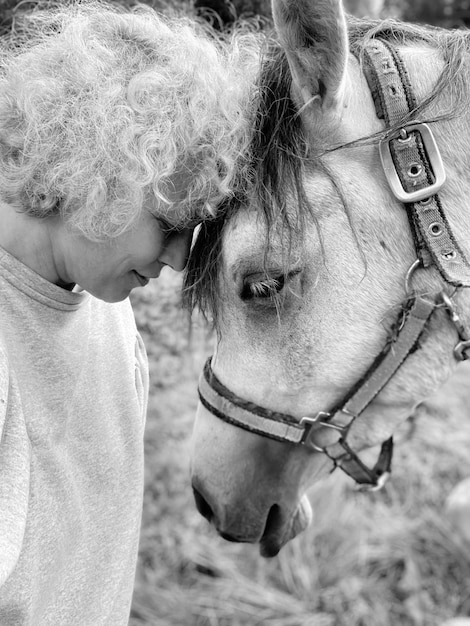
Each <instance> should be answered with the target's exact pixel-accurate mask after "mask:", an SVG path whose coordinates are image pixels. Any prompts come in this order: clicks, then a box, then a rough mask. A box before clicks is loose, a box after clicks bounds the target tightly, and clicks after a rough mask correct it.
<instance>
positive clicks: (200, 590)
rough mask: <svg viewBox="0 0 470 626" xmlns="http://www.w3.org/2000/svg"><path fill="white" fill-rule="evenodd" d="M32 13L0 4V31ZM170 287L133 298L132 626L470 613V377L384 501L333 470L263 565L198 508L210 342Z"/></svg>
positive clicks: (444, 401) (402, 437)
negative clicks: (136, 461)
mask: <svg viewBox="0 0 470 626" xmlns="http://www.w3.org/2000/svg"><path fill="white" fill-rule="evenodd" d="M40 4H41V3H40V2H39V3H38V2H28V1H26V0H23V1H22V2H20V3H19V4H18V2H17V0H16V1H11V0H0V33H7V32H8V31H9V30H10V29H11V28H14V27H15V20H16V19H17V18H18V15H20V14H21V12H22V11H32V10H35V9H36V8H37V6H38V5H40ZM120 4H124V5H125V6H132V5H134V4H136V2H133V1H132V0H122V1H121V2H120ZM146 4H149V5H151V6H153V7H155V8H156V9H158V10H160V11H162V12H171V13H174V12H177V13H179V12H183V13H185V14H189V15H191V16H200V17H203V18H204V19H209V20H210V21H211V22H212V23H213V25H214V26H215V27H216V28H218V29H223V28H226V27H227V26H229V25H230V24H231V23H232V22H233V21H234V20H235V19H250V20H254V21H255V22H256V20H259V23H260V27H266V26H269V20H270V8H269V0H233V1H232V2H228V0H194V1H191V2H189V0H186V1H185V0H149V1H148V2H146ZM345 6H346V7H347V10H348V11H349V12H351V13H354V14H356V15H358V16H371V17H395V18H400V19H405V20H408V21H415V22H421V23H430V24H434V25H441V26H444V27H448V28H462V27H465V26H466V24H468V23H470V0H469V1H466V0H345ZM180 288H181V278H180V276H178V275H176V274H174V273H173V272H172V271H171V270H165V271H164V272H163V273H162V275H161V277H160V279H159V281H153V282H152V283H151V284H150V285H149V286H148V287H146V288H145V289H142V290H138V291H137V292H136V293H135V294H134V295H133V297H132V303H133V306H134V310H135V315H136V319H137V323H138V326H139V328H140V331H141V333H142V335H143V338H144V340H145V343H146V346H147V350H148V353H149V359H150V376H151V393H150V401H149V412H148V421H147V429H146V439H145V447H146V480H145V504H144V512H143V522H142V538H141V544H140V553H139V564H138V570H137V577H136V585H135V593H134V601H133V606H132V613H131V621H130V626H258V625H259V626H262V625H263V626H264V625H266V626H443V625H444V623H446V620H449V619H451V618H455V617H457V616H470V547H469V546H468V545H466V544H465V543H463V541H462V540H461V539H459V538H458V537H457V536H456V534H455V533H454V531H453V529H452V527H451V526H450V523H449V521H448V520H447V518H446V516H445V515H444V514H443V509H444V504H445V498H446V496H447V494H448V493H449V492H450V491H451V489H452V487H453V486H454V485H455V484H456V483H458V482H459V481H460V480H462V479H464V478H466V477H468V476H470V454H469V453H470V408H469V407H470V403H469V400H470V391H469V390H468V387H469V386H468V380H469V375H470V369H469V368H468V367H467V366H466V365H463V366H462V367H461V368H460V369H459V370H458V371H457V374H456V376H455V377H454V379H453V380H451V381H450V382H449V383H448V384H447V386H446V387H445V389H443V390H441V391H440V392H439V393H438V394H437V395H436V396H435V397H433V398H431V399H430V400H429V401H427V402H426V403H425V404H424V405H422V406H421V407H420V408H419V410H418V411H417V413H416V415H415V416H414V419H413V421H412V427H410V426H407V427H405V428H404V429H403V432H401V433H399V434H398V436H397V438H396V439H397V445H396V454H395V460H394V473H393V477H392V480H391V481H390V482H389V483H388V484H387V486H386V487H385V489H384V490H383V491H381V492H378V493H373V494H364V493H361V492H358V491H357V490H356V489H355V487H354V485H353V484H352V481H351V480H350V479H349V478H348V477H346V476H345V475H342V474H339V473H335V474H333V475H332V476H331V477H329V478H328V479H326V480H324V481H323V482H322V483H321V484H319V485H317V486H316V487H315V488H314V489H312V491H311V493H310V498H311V501H312V506H313V509H314V521H313V524H312V525H311V527H310V528H309V529H308V530H307V531H306V532H304V533H303V534H302V535H301V536H299V537H298V538H297V539H295V540H294V541H292V542H291V543H290V544H288V545H287V546H286V547H285V548H284V549H283V550H282V551H281V553H280V555H279V556H277V557H275V558H273V559H270V560H265V559H262V558H261V557H260V556H259V554H258V549H257V547H256V546H250V545H235V544H229V543H226V542H225V541H223V540H222V539H220V538H219V537H217V536H216V534H215V532H214V531H213V530H212V529H211V528H210V527H209V525H208V524H207V523H206V522H205V520H203V519H202V518H201V517H200V516H199V514H198V513H197V512H196V510H195V506H194V503H193V498H192V493H191V489H190V483H189V437H190V434H191V429H192V423H193V418H194V412H195V408H196V403H197V379H198V376H199V372H200V370H201V367H202V364H203V363H204V361H205V359H206V358H207V356H208V355H209V354H211V351H212V345H213V336H212V334H211V331H210V329H209V328H208V327H206V326H205V325H204V322H203V321H202V319H200V318H198V317H197V316H195V317H194V319H193V322H192V325H190V321H189V319H188V315H187V314H186V313H185V312H183V310H182V308H181V303H180V300H181V298H180ZM190 328H191V329H190ZM372 452H375V453H376V451H372ZM469 524H470V522H469ZM90 626H91V625H90Z"/></svg>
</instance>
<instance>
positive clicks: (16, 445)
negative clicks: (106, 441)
mask: <svg viewBox="0 0 470 626" xmlns="http://www.w3.org/2000/svg"><path fill="white" fill-rule="evenodd" d="M29 472H30V445H29V439H28V436H27V432H26V425H25V422H24V416H23V410H22V406H21V398H20V395H19V392H18V389H17V386H16V382H15V376H14V372H13V371H12V370H11V368H10V365H9V360H8V354H7V352H6V350H5V348H4V346H3V345H2V341H1V336H0V587H1V586H2V585H3V584H4V582H5V581H6V580H7V579H8V578H9V576H10V574H11V573H12V571H13V570H14V568H15V566H16V563H17V561H18V558H19V554H20V551H21V546H22V543H23V535H24V531H25V526H26V516H27V510H28V500H29Z"/></svg>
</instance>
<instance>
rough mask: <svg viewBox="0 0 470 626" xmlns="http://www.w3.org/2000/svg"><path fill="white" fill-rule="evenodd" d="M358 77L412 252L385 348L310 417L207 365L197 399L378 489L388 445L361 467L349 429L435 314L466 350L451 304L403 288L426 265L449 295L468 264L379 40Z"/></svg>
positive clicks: (432, 159) (467, 280)
mask: <svg viewBox="0 0 470 626" xmlns="http://www.w3.org/2000/svg"><path fill="white" fill-rule="evenodd" d="M364 73H365V76H366V78H367V81H368V84H369V88H370V90H371V93H372V96H373V98H374V103H375V107H376V112H377V115H378V117H379V118H382V119H384V121H385V123H386V126H387V129H388V130H387V131H386V135H385V138H384V139H382V141H381V142H380V144H379V151H380V157H381V160H382V164H383V167H384V172H385V175H386V178H387V181H388V183H389V185H390V187H391V190H392V192H393V193H394V195H395V196H396V197H397V198H398V200H400V201H401V202H402V203H403V204H404V207H405V209H406V211H407V215H408V218H409V223H410V227H411V231H412V233H413V239H414V243H415V248H416V253H417V260H416V261H415V263H413V265H412V266H411V268H410V270H409V271H408V274H407V276H406V279H405V284H406V290H407V296H408V299H407V301H406V302H405V303H404V304H403V306H402V311H401V314H400V316H399V319H398V320H397V323H396V324H395V327H394V329H393V331H392V333H391V335H390V337H389V338H388V340H387V342H386V345H385V346H384V348H383V350H382V352H381V353H380V354H379V355H378V356H377V358H376V359H375V360H374V362H373V363H372V365H371V366H370V368H369V369H368V371H367V372H366V373H365V375H364V376H363V377H362V379H361V380H360V381H359V382H358V383H357V384H356V386H355V387H354V388H353V389H352V390H351V391H350V392H349V393H348V395H347V396H346V398H344V399H343V401H342V402H341V403H339V404H338V405H337V406H336V407H335V408H333V409H331V410H329V411H320V412H319V413H317V414H316V415H315V416H313V417H309V416H307V417H303V418H301V419H300V420H299V419H298V418H295V417H293V416H291V415H287V414H283V413H277V412H275V411H270V410H268V409H266V408H263V407H261V406H259V405H257V404H254V403H252V402H248V401H246V400H243V399H242V398H240V397H239V396H237V395H236V394H234V393H233V392H231V391H230V390H229V389H227V387H225V386H224V385H223V384H222V383H221V382H220V381H219V380H218V379H217V377H216V376H215V374H214V372H213V371H212V368H211V359H209V360H208V361H207V363H206V365H205V368H204V371H203V373H202V375H201V378H200V381H199V397H200V401H201V403H202V404H203V406H204V407H205V408H206V409H207V410H208V411H210V412H211V413H212V414H213V415H215V416H216V417H219V418H220V419H222V420H224V421H226V422H228V423H230V424H233V425H235V426H238V427H240V428H243V429H245V430H248V431H250V432H253V433H257V434H258V435H262V436H264V437H268V438H270V439H274V440H277V441H283V442H287V443H290V444H301V445H304V446H305V447H307V448H308V449H309V450H311V451H314V452H322V453H324V454H326V455H327V456H328V457H329V458H331V459H332V460H333V461H334V464H335V467H340V468H341V469H342V470H343V471H345V472H346V473H347V474H349V475H350V476H351V477H352V478H353V479H354V480H355V481H356V482H357V483H359V484H360V485H362V486H363V487H365V488H367V489H378V488H380V487H382V485H383V484H384V483H385V482H386V479H387V478H388V476H389V474H390V471H391V462H392V454H393V440H392V438H390V439H388V440H387V441H385V442H384V443H383V444H382V447H381V451H380V455H379V458H378V461H377V463H376V464H375V465H374V467H372V468H368V467H367V466H366V465H365V464H364V463H363V462H362V461H361V460H360V459H359V457H358V456H357V455H356V454H355V453H354V452H353V450H351V448H350V447H349V445H348V443H347V435H348V432H349V429H350V428H351V425H352V424H353V422H354V421H355V420H356V419H357V418H358V417H359V416H360V415H361V414H362V413H363V412H364V410H365V409H366V408H367V407H368V406H369V405H370V404H371V402H372V401H373V400H374V398H375V397H376V396H377V395H378V394H379V393H380V391H381V390H382V389H383V388H384V387H385V385H386V384H387V383H388V382H389V381H390V379H391V378H392V377H393V376H394V374H395V373H396V372H397V370H398V369H399V368H400V366H401V365H402V364H403V362H404V361H405V360H406V358H407V357H408V356H409V355H410V354H411V353H412V352H413V351H414V350H416V348H417V347H418V345H419V339H420V337H421V335H422V333H423V331H424V329H425V328H426V327H427V325H428V322H429V320H430V319H431V316H432V314H433V313H434V312H435V311H436V309H437V308H441V307H444V308H445V309H446V310H447V312H448V313H449V317H450V321H451V322H452V323H453V324H454V326H455V328H456V330H457V334H458V337H459V342H458V343H457V345H456V346H455V348H454V355H455V357H456V358H457V359H460V360H463V359H466V358H467V357H468V355H467V353H466V351H467V350H470V336H469V334H468V333H467V332H466V330H465V328H464V327H463V325H462V323H461V321H460V318H459V316H458V312H457V310H456V307H455V304H454V303H453V301H452V298H451V297H450V296H448V295H447V294H446V292H445V291H444V289H443V290H442V291H441V292H440V293H438V294H437V295H436V296H435V297H434V298H433V299H429V298H428V297H424V296H420V295H418V294H415V293H414V292H412V290H411V289H410V283H411V277H412V274H413V272H414V271H415V269H416V268H417V267H418V266H422V267H424V268H426V267H429V266H431V265H434V266H435V267H437V269H438V270H439V272H440V274H441V276H442V278H443V279H444V282H445V283H447V284H450V285H452V286H454V287H455V289H454V292H455V291H456V290H457V289H458V288H460V287H468V286H470V264H469V263H468V261H467V259H466V258H465V256H464V254H463V252H462V250H461V249H460V247H459V245H458V243H457V241H456V239H455V237H454V235H453V233H452V230H451V228H450V225H449V224H448V222H447V219H446V216H445V214H444V210H443V208H442V204H441V201H440V199H439V196H438V195H437V194H438V191H439V190H440V188H441V187H442V185H443V184H444V182H445V171H444V167H443V165H442V160H441V157H440V154H439V149H438V147H437V145H436V142H435V140H434V137H433V133H432V131H431V129H430V127H429V126H428V125H427V124H423V123H416V122H407V121H406V120H409V119H410V117H411V115H412V113H413V111H414V109H416V106H417V105H416V101H415V99H414V96H413V92H412V89H411V85H410V81H409V78H408V74H407V71H406V68H405V66H404V64H403V61H402V59H401V57H400V55H399V53H398V51H397V50H396V49H395V48H394V47H392V46H391V45H390V44H389V43H388V42H385V41H383V40H381V39H374V40H372V41H370V42H369V43H368V44H367V46H366V48H365V50H364ZM404 120H405V121H404ZM332 432H333V433H335V436H334V437H333V439H334V441H332V442H331V443H328V444H327V445H324V444H323V445H322V444H321V443H320V441H322V442H324V441H325V437H326V440H330V441H331V438H332V437H331V436H332Z"/></svg>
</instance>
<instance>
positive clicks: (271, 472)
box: [191, 405, 312, 557]
mask: <svg viewBox="0 0 470 626" xmlns="http://www.w3.org/2000/svg"><path fill="white" fill-rule="evenodd" d="M291 453H292V447H291V446H289V445H286V444H284V443H280V442H276V441H270V440H267V439H266V438H264V437H261V436H259V435H256V434H254V433H248V432H246V431H243V430H241V429H239V428H234V427H233V426H231V425H230V424H227V423H225V422H222V421H221V420H218V419H217V418H216V417H214V416H213V415H212V414H211V413H210V412H208V411H207V410H206V409H205V408H204V407H203V406H202V405H199V407H198V411H197V415H196V424H195V430H194V434H193V455H192V468H191V469H192V485H193V491H194V497H195V501H196V506H197V509H198V511H199V512H200V513H201V515H203V516H204V517H205V518H206V519H207V520H208V521H209V522H210V523H211V524H212V525H213V526H214V527H215V528H216V530H217V532H218V533H219V534H220V535H221V536H222V537H223V538H224V539H226V540H228V541H236V542H243V543H259V544H260V553H261V555H262V556H265V557H271V556H275V555H276V554H277V553H278V552H279V550H280V549H281V548H282V547H283V546H284V545H285V544H286V543H287V542H288V541H290V540H291V539H293V538H294V537H295V536H297V535H298V534H299V533H300V532H302V531H303V530H304V529H305V528H306V527H307V526H308V525H309V524H310V522H311V519H312V509H311V506H310V502H309V501H308V498H307V497H306V496H303V497H301V495H299V486H300V484H301V482H302V481H301V480H300V479H299V477H298V476H297V480H295V472H293V471H292V468H289V457H290V454H291ZM289 470H290V471H289ZM273 485H274V487H273Z"/></svg>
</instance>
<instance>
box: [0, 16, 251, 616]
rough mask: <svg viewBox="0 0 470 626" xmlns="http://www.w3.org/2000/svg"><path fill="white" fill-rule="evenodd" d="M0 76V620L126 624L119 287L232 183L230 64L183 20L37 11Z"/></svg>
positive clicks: (133, 378) (134, 518)
mask: <svg viewBox="0 0 470 626" xmlns="http://www.w3.org/2000/svg"><path fill="white" fill-rule="evenodd" d="M26 26H27V30H26V34H27V37H23V36H22V37H21V38H19V37H18V38H16V39H15V37H12V39H11V41H10V42H8V45H7V44H4V48H3V50H2V51H1V52H2V62H1V65H2V67H1V75H0V435H1V439H0V623H1V624H2V626H8V625H13V624H15V626H16V625H23V624H29V625H34V626H43V625H46V624H54V626H57V625H58V624H60V625H61V626H67V625H73V626H80V625H90V626H91V625H93V626H98V625H101V624H109V625H112V626H118V625H119V624H127V623H128V618H129V610H130V603H131V596H132V590H133V581H134V574H135V567H136V558H137V548H138V539H139V528H140V517H141V507H142V489H143V429H144V421H145V411H146V403H147V390H148V382H147V377H148V370H147V361H146V355H145V350H144V347H143V345H142V341H141V339H140V337H139V335H138V333H137V330H136V327H135V322H134V317H133V314H132V310H131V307H130V304H129V300H128V299H127V296H128V295H129V293H130V292H131V290H132V289H134V288H136V287H139V286H142V285H145V284H147V282H148V281H149V280H150V279H151V278H156V277H157V276H158V275H159V273H160V271H161V269H162V267H164V266H165V265H169V266H170V267H172V268H173V269H175V270H181V269H183V267H184V266H185V263H186V258H187V254H188V249H189V245H190V241H191V234H192V229H193V227H194V225H195V224H196V223H198V222H200V221H201V220H203V219H205V218H208V217H210V216H211V215H212V214H213V212H214V210H213V207H214V206H216V204H217V203H218V202H219V201H220V199H221V198H222V197H224V196H225V195H226V194H227V193H228V191H229V187H230V183H231V179H232V174H233V169H234V164H235V161H236V159H237V155H238V153H239V151H240V150H241V149H242V143H243V141H244V126H243V115H242V112H243V110H244V109H245V104H246V103H245V102H244V100H245V91H244V88H243V85H244V84H247V82H248V81H247V77H244V78H243V80H242V72H243V70H242V68H241V67H240V68H238V64H237V61H236V59H235V57H234V56H233V55H232V56H231V57H230V56H229V55H228V54H227V53H224V51H223V50H222V49H221V48H220V47H219V48H216V46H215V44H214V43H213V42H211V41H209V40H208V39H206V38H204V37H203V36H202V35H200V34H196V32H195V30H194V28H193V27H190V25H188V24H187V23H185V22H183V21H176V20H175V21H168V20H164V19H162V18H161V17H159V16H158V15H157V14H156V13H155V12H153V11H151V10H150V9H149V10H141V11H139V12H133V13H129V12H123V11H118V10H116V9H112V8H109V7H106V6H104V5H102V4H86V5H80V6H75V7H74V6H70V7H69V8H65V9H62V10H61V11H59V12H56V13H50V12H36V13H33V14H32V15H31V16H30V17H29V18H28V22H27V25H26Z"/></svg>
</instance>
